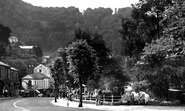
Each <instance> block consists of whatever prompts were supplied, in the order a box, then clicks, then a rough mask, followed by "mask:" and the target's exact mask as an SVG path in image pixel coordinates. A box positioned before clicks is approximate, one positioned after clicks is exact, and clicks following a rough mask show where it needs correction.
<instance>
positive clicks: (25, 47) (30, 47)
mask: <svg viewBox="0 0 185 111" xmlns="http://www.w3.org/2000/svg"><path fill="white" fill-rule="evenodd" d="M19 47H20V48H21V49H33V46H19Z"/></svg>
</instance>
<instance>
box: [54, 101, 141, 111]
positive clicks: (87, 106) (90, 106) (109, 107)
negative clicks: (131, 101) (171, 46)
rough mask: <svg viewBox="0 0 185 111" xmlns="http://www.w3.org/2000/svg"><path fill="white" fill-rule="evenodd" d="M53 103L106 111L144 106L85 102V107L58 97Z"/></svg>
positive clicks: (119, 110)
mask: <svg viewBox="0 0 185 111" xmlns="http://www.w3.org/2000/svg"><path fill="white" fill-rule="evenodd" d="M51 103H52V104H53V105H56V106H62V107H71V108H85V109H86V108H88V109H98V110H106V111H123V110H132V109H133V108H134V109H135V108H137V107H142V106H129V107H123V106H121V105H120V106H110V105H109V106H107V105H96V104H92V103H91V104H89V103H83V107H78V105H79V102H74V101H68V100H67V99H57V102H55V101H54V100H52V101H51Z"/></svg>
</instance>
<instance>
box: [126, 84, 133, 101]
mask: <svg viewBox="0 0 185 111" xmlns="http://www.w3.org/2000/svg"><path fill="white" fill-rule="evenodd" d="M132 90H133V89H132V87H131V84H129V85H128V86H126V87H125V91H124V92H125V94H124V101H126V102H127V104H130V103H131V100H132V99H131V92H132Z"/></svg>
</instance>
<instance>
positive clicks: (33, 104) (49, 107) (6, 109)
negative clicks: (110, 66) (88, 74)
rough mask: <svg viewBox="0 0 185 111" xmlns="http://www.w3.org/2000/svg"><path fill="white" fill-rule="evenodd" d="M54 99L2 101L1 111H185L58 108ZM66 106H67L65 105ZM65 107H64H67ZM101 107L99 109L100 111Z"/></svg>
mask: <svg viewBox="0 0 185 111" xmlns="http://www.w3.org/2000/svg"><path fill="white" fill-rule="evenodd" d="M52 100H53V98H17V99H11V100H3V101H0V111H105V110H106V111H185V107H183V106H181V107H162V106H131V105H130V106H126V105H125V106H123V105H122V106H94V108H95V109H94V108H92V107H91V108H90V107H89V108H78V107H76V108H75V107H63V106H56V105H53V104H52V103H51V101H52ZM65 105H66V104H65ZM65 105H64V106H65ZM98 107H99V109H98Z"/></svg>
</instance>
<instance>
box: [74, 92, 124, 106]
mask: <svg viewBox="0 0 185 111" xmlns="http://www.w3.org/2000/svg"><path fill="white" fill-rule="evenodd" d="M73 98H75V99H79V95H73ZM82 99H83V100H85V101H86V100H88V101H92V102H93V101H94V102H96V96H95V95H91V94H89V95H83V96H82ZM121 99H122V96H121V95H113V94H112V95H106V94H102V95H101V97H100V101H101V102H103V103H106V102H109V103H110V104H111V105H113V103H114V102H119V101H120V100H121Z"/></svg>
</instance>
